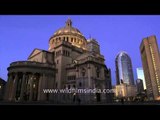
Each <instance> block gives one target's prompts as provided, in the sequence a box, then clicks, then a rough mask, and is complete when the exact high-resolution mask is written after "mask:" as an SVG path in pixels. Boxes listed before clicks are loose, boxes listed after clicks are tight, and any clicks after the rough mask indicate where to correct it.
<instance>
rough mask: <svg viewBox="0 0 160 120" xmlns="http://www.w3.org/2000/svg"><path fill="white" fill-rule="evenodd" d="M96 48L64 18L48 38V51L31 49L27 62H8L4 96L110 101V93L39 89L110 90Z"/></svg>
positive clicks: (64, 101) (38, 99) (11, 97)
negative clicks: (61, 23)
mask: <svg viewBox="0 0 160 120" xmlns="http://www.w3.org/2000/svg"><path fill="white" fill-rule="evenodd" d="M99 47H100V46H99V44H98V42H97V41H96V40H95V39H93V38H90V39H89V40H86V38H85V37H84V36H83V35H82V33H81V32H80V31H79V30H78V29H76V28H74V27H72V21H71V20H70V19H68V20H67V22H66V26H65V27H63V28H61V29H59V30H57V31H56V32H55V33H54V35H53V36H52V37H51V38H50V39H49V49H48V51H45V50H40V49H34V50H33V52H32V53H31V55H30V56H29V57H28V61H18V62H13V63H11V65H10V67H9V68H8V71H9V73H8V84H7V91H6V96H5V99H6V100H19V101H21V100H22V101H23V100H24V98H25V100H26V101H34V100H35V101H52V102H54V103H72V102H74V98H75V97H78V98H79V99H80V100H81V102H82V103H91V102H94V101H97V100H98V101H104V102H110V101H111V99H112V98H111V95H109V94H105V93H100V94H99V93H98V94H96V93H95V94H93V93H87V94H85V93H83V94H79V93H77V94H75V93H72V94H62V93H58V94H44V93H43V92H42V91H43V89H59V90H60V89H71V88H72V89H95V88H96V89H111V75H110V74H111V71H110V69H108V68H107V66H106V65H105V63H104V61H105V59H104V56H103V55H101V53H100V48H99ZM24 96H25V97H24ZM26 96H27V97H26Z"/></svg>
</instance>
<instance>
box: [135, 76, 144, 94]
mask: <svg viewBox="0 0 160 120" xmlns="http://www.w3.org/2000/svg"><path fill="white" fill-rule="evenodd" d="M136 85H137V93H142V92H144V87H143V80H142V79H137V80H136Z"/></svg>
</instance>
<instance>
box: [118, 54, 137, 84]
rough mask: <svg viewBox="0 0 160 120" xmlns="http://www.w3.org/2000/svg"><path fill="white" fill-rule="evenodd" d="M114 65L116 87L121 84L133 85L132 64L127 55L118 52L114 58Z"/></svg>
mask: <svg viewBox="0 0 160 120" xmlns="http://www.w3.org/2000/svg"><path fill="white" fill-rule="evenodd" d="M115 64H116V79H117V85H119V84H122V83H126V84H128V85H134V78H133V70H132V62H131V58H130V57H129V55H128V54H127V53H126V52H124V51H122V52H120V53H119V54H118V55H117V57H116V60H115Z"/></svg>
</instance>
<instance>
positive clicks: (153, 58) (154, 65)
mask: <svg viewBox="0 0 160 120" xmlns="http://www.w3.org/2000/svg"><path fill="white" fill-rule="evenodd" d="M149 47H150V51H151V56H152V62H153V67H154V70H155V75H156V82H157V85H158V91H159V92H160V84H159V78H158V75H157V71H156V70H157V66H156V64H155V57H154V53H153V49H152V46H151V44H149Z"/></svg>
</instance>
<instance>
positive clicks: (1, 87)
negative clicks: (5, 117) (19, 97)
mask: <svg viewBox="0 0 160 120" xmlns="http://www.w3.org/2000/svg"><path fill="white" fill-rule="evenodd" d="M5 86H6V81H5V80H3V79H1V78H0V100H3V98H4V92H5Z"/></svg>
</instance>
